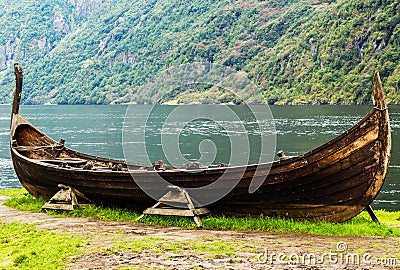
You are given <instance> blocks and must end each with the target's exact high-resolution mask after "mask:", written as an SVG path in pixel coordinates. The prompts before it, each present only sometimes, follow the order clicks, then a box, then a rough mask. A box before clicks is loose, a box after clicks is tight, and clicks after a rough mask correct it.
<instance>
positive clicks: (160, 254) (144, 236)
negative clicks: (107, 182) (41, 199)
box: [0, 196, 400, 269]
mask: <svg viewBox="0 0 400 270" xmlns="http://www.w3.org/2000/svg"><path fill="white" fill-rule="evenodd" d="M4 200H5V197H1V196H0V222H6V223H8V222H21V223H35V224H36V227H37V228H38V229H42V230H49V231H53V232H67V233H73V234H79V235H85V236H86V237H88V238H89V239H90V241H89V244H88V245H87V246H85V247H84V248H85V255H82V256H78V257H75V258H72V259H71V263H70V264H69V265H68V267H67V269H120V268H124V267H132V269H149V268H150V269H400V239H397V238H385V237H328V236H316V235H305V234H279V233H268V232H258V231H251V232H249V231H220V230H205V229H196V230H192V229H183V228H176V227H161V226H148V225H140V224H133V223H125V222H106V221H100V220H94V219H87V218H55V217H52V216H50V215H48V214H45V213H31V212H23V211H18V210H15V209H11V208H8V207H6V206H4V205H3V201H4ZM149 239H153V240H152V241H156V245H159V247H160V248H159V250H156V249H154V243H153V246H152V248H149V249H148V250H146V249H141V250H140V251H135V249H133V250H130V249H125V250H122V251H121V250H120V249H117V248H115V245H113V244H115V243H116V242H120V243H130V242H134V241H137V240H139V241H143V242H146V241H148V240H149ZM173 243H180V248H178V249H171V248H166V247H167V244H168V245H170V244H173ZM186 243H187V246H186V248H185V247H182V245H185V244H186ZM214 243H215V245H218V244H220V243H228V246H229V247H230V250H231V251H232V252H227V251H226V250H221V252H220V253H218V249H213V251H212V254H210V252H209V251H208V249H209V248H208V249H207V248H204V249H201V248H199V247H201V246H202V245H204V246H207V245H208V247H212V246H213V245H214Z"/></svg>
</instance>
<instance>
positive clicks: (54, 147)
mask: <svg viewBox="0 0 400 270" xmlns="http://www.w3.org/2000/svg"><path fill="white" fill-rule="evenodd" d="M63 148H64V144H61V143H55V144H51V145H35V146H28V145H20V146H14V149H15V150H17V151H21V152H28V151H38V150H43V149H51V150H62V149H63Z"/></svg>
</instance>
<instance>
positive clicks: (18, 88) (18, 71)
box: [12, 63, 23, 114]
mask: <svg viewBox="0 0 400 270" xmlns="http://www.w3.org/2000/svg"><path fill="white" fill-rule="evenodd" d="M22 73H23V70H22V68H21V67H20V66H19V65H18V63H14V74H15V91H14V101H13V106H12V113H13V114H18V112H19V103H20V102H21V93H22V81H23V75H22Z"/></svg>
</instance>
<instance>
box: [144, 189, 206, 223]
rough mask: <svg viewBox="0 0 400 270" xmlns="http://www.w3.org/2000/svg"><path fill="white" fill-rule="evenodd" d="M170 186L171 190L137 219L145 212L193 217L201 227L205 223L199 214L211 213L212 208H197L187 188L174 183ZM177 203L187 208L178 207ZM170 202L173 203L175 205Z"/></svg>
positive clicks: (148, 213)
mask: <svg viewBox="0 0 400 270" xmlns="http://www.w3.org/2000/svg"><path fill="white" fill-rule="evenodd" d="M168 188H169V189H171V191H169V192H167V193H166V194H165V195H164V196H163V197H162V198H160V200H159V201H158V202H157V203H156V204H155V205H153V206H152V207H149V208H147V209H145V210H144V211H143V214H142V215H141V216H140V217H138V218H137V219H136V221H138V220H140V219H141V218H142V217H143V216H144V215H145V214H147V215H162V216H181V217H193V219H194V221H195V223H196V225H197V227H199V228H201V227H202V226H203V225H202V223H201V220H200V217H199V216H200V215H205V214H208V213H210V210H208V209H207V208H205V207H201V208H196V207H195V206H194V204H193V201H192V198H191V197H190V195H189V193H188V192H187V191H186V190H185V189H183V188H181V187H178V186H173V185H170V186H168ZM177 203H178V204H180V205H181V206H182V207H183V208H187V209H182V208H178V207H176V204H177ZM168 204H173V206H171V205H168Z"/></svg>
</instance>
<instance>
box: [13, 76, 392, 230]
mask: <svg viewBox="0 0 400 270" xmlns="http://www.w3.org/2000/svg"><path fill="white" fill-rule="evenodd" d="M21 74H22V73H21ZM21 84H22V81H21ZM18 87H19V86H18ZM373 98H374V107H373V108H372V109H371V111H370V112H369V113H368V114H367V115H366V116H365V117H364V118H363V119H361V120H360V121H359V122H358V123H357V124H355V125H354V126H353V127H352V128H350V129H349V130H347V131H346V132H344V133H343V134H341V135H340V136H338V137H336V138H334V139H333V140H331V141H329V142H327V143H325V144H323V145H321V146H320V147H318V148H316V149H314V150H312V151H309V152H307V153H304V154H302V155H299V156H296V157H290V158H289V159H284V160H280V161H276V162H273V163H271V164H257V165H248V166H238V167H231V168H226V167H220V168H202V171H201V172H199V173H198V172H196V173H193V170H192V171H189V169H191V168H193V167H195V168H197V165H196V166H187V168H186V169H185V168H179V169H175V168H173V167H171V166H166V165H165V164H163V163H162V162H161V161H158V162H156V163H155V164H153V165H152V164H148V165H143V164H136V163H129V164H126V163H125V162H124V161H120V160H113V159H108V158H102V157H96V156H91V155H87V154H83V153H78V152H76V151H73V150H71V149H68V148H67V147H63V148H62V149H60V151H59V152H58V153H57V155H58V156H57V157H58V159H57V160H64V161H67V160H70V161H73V160H75V161H77V162H70V163H69V164H67V166H65V167H59V166H57V165H56V163H58V161H51V160H54V153H55V151H54V150H52V149H51V147H48V146H51V145H55V144H57V142H56V141H55V140H53V139H51V138H50V137H48V136H46V135H45V134H43V133H42V132H41V131H39V130H38V129H37V128H35V127H34V126H33V125H32V124H31V123H29V121H27V120H26V119H25V118H23V117H22V116H21V115H19V114H14V113H13V119H12V123H13V124H12V129H11V136H10V146H11V155H12V159H13V164H14V168H15V171H16V174H17V176H18V178H19V179H20V182H21V184H22V185H23V186H24V187H25V188H26V189H27V190H28V191H29V192H30V193H31V194H32V195H33V196H35V197H42V198H45V199H49V198H51V197H52V196H53V195H54V194H55V193H56V192H57V191H58V190H59V188H58V187H57V185H58V184H59V183H62V184H64V185H67V186H69V187H71V189H73V190H75V192H74V193H75V194H76V195H77V196H78V199H79V196H80V195H79V193H78V190H79V192H81V193H82V195H83V194H85V195H86V196H87V197H88V198H90V199H92V200H93V201H94V202H97V203H107V204H109V203H114V204H129V205H140V206H141V207H143V208H141V209H144V208H146V207H149V206H151V205H153V204H154V200H153V199H152V198H150V197H149V196H148V195H147V194H146V193H144V192H143V191H142V190H141V189H140V188H139V187H138V186H137V185H136V182H135V181H134V180H133V179H132V175H133V177H134V178H135V180H139V181H142V182H146V183H147V184H148V186H149V187H152V186H154V187H155V188H157V187H158V185H157V184H158V179H159V177H160V176H161V177H162V178H164V179H165V180H166V181H168V182H169V183H170V184H171V186H174V187H173V188H172V187H168V188H165V190H155V191H157V192H158V193H159V194H165V196H164V197H163V198H162V199H160V202H158V203H157V204H156V205H154V206H153V207H150V208H149V209H150V210H148V211H150V212H151V213H156V212H157V213H159V212H160V211H161V212H163V213H168V214H174V215H176V213H177V210H179V209H175V208H171V207H166V204H168V203H169V202H171V203H173V205H174V206H182V207H183V209H180V210H182V211H186V212H187V211H192V214H193V213H194V216H198V215H201V214H203V213H204V212H202V211H201V210H199V208H198V207H196V206H201V205H198V203H197V202H196V201H193V198H192V197H191V196H187V195H188V193H187V192H186V189H189V188H196V187H205V186H207V185H209V184H211V183H214V182H215V181H216V180H218V179H219V178H220V177H221V176H222V175H224V179H223V180H221V181H218V183H214V185H213V190H212V191H213V192H218V191H221V192H224V191H225V189H226V186H229V185H230V183H231V182H232V181H236V180H238V179H239V180H240V181H239V183H238V184H237V185H236V186H235V187H234V188H233V190H231V191H230V192H229V193H228V194H227V195H226V196H225V197H224V198H222V199H221V200H219V201H217V202H215V203H213V204H211V205H209V206H207V208H209V209H210V210H211V211H212V212H215V213H222V214H234V215H244V216H248V215H251V216H260V215H266V216H276V215H277V216H285V217H291V218H296V219H309V220H313V219H320V220H326V221H331V222H342V221H345V220H348V219H350V218H352V217H354V216H355V215H357V214H358V213H360V212H361V211H363V210H364V209H366V208H367V207H368V206H369V205H370V204H371V202H372V201H373V200H374V198H375V197H376V196H377V194H378V192H379V190H380V189H381V188H382V185H383V183H384V180H385V177H386V174H387V169H388V165H389V161H390V151H391V136H390V124H389V114H388V110H387V106H386V102H385V100H384V94H383V90H382V85H381V81H380V78H379V74H378V73H376V74H375V78H374V91H373ZM17 104H18V100H16V101H15V106H16V105H17ZM13 107H14V106H13ZM13 112H14V109H13ZM21 147H22V148H21ZM27 147H33V148H36V149H37V150H36V151H22V150H21V149H23V148H25V149H28V148H27ZM80 160H84V162H81V161H80ZM86 161H87V163H86ZM60 162H62V161H60ZM51 163H52V164H51ZM81 163H82V164H81ZM87 164H90V168H89V167H85V166H86V165H87ZM110 164H112V166H110ZM198 167H199V168H200V165H199V166H198ZM114 168H117V169H114ZM243 172H244V174H243ZM254 178H258V179H261V180H262V181H263V183H262V185H261V187H259V189H258V190H257V191H255V192H254V193H251V194H250V193H249V187H250V185H251V182H252V180H253V179H254ZM171 188H172V189H171ZM210 192H211V190H210ZM204 196H205V197H206V196H207V192H206V194H205V195H204ZM80 197H82V196H80ZM71 202H72V198H71ZM71 204H72V203H71ZM178 208H179V207H178ZM367 210H368V209H367ZM199 211H200V212H199ZM181 214H182V215H184V214H185V215H186V213H185V212H181ZM196 222H197V221H196Z"/></svg>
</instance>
